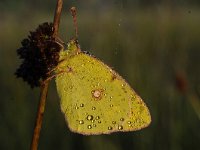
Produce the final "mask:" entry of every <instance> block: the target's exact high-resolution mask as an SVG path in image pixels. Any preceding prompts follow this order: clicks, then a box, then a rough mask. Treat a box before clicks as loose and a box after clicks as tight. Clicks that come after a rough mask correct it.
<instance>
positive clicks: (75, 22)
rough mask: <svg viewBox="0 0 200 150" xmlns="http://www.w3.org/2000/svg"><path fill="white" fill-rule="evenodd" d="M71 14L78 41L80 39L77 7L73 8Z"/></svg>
mask: <svg viewBox="0 0 200 150" xmlns="http://www.w3.org/2000/svg"><path fill="white" fill-rule="evenodd" d="M70 10H71V14H72V17H73V22H74V28H75V34H76V39H77V38H78V27H77V16H76V14H77V13H76V7H71V9H70Z"/></svg>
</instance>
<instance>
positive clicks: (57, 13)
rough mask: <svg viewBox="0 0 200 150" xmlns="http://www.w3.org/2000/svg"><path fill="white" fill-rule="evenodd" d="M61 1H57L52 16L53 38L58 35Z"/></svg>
mask: <svg viewBox="0 0 200 150" xmlns="http://www.w3.org/2000/svg"><path fill="white" fill-rule="evenodd" d="M62 6H63V0H57V6H56V10H55V14H54V20H53V27H54V37H56V36H57V35H58V28H59V24H60V16H61V12H62Z"/></svg>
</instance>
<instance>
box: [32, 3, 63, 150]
mask: <svg viewBox="0 0 200 150" xmlns="http://www.w3.org/2000/svg"><path fill="white" fill-rule="evenodd" d="M62 5H63V0H57V5H56V10H55V14H54V22H53V27H54V33H53V36H54V37H57V36H58V29H59V24H60V16H61V11H62ZM48 87H49V81H47V82H43V83H42V84H41V93H40V102H39V105H38V111H37V118H36V122H35V128H34V132H33V139H32V143H31V150H37V149H38V142H39V137H40V130H41V127H42V120H43V115H44V110H45V103H46V98H47V93H48Z"/></svg>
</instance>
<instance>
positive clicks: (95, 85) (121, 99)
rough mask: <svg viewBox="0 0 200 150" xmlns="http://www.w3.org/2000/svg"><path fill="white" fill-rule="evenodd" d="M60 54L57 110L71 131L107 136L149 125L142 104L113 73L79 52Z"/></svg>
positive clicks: (146, 110) (146, 111)
mask: <svg viewBox="0 0 200 150" xmlns="http://www.w3.org/2000/svg"><path fill="white" fill-rule="evenodd" d="M75 49H76V47H75ZM72 53H73V54H72ZM62 55H64V57H65V59H64V60H63V61H62V63H61V64H60V65H59V69H58V70H59V71H62V72H63V73H61V74H60V75H58V76H57V77H56V84H57V90H58V93H59V96H60V98H61V101H60V103H61V110H62V112H63V113H64V115H65V119H66V121H67V123H68V126H69V128H70V129H71V130H72V131H73V132H77V133H80V134H86V135H90V134H109V133H112V132H118V131H135V130H139V129H142V128H144V127H146V126H148V125H149V124H150V122H151V116H150V113H149V110H148V108H147V107H146V105H145V103H144V102H143V101H142V99H141V98H140V97H139V96H138V95H137V94H136V93H135V91H134V90H133V89H132V88H131V87H130V86H129V85H128V83H126V81H125V80H124V79H123V78H122V77H121V76H119V75H118V74H117V73H116V72H115V71H113V70H112V69H111V68H109V67H108V66H107V65H105V64H104V63H103V62H101V61H100V60H98V59H96V58H94V57H92V56H89V55H87V54H85V53H83V52H80V51H79V52H77V51H70V52H63V54H62Z"/></svg>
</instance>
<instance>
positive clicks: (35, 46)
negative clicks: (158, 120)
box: [15, 23, 61, 88]
mask: <svg viewBox="0 0 200 150" xmlns="http://www.w3.org/2000/svg"><path fill="white" fill-rule="evenodd" d="M21 45H22V47H21V48H19V49H18V50H17V53H18V55H19V57H20V59H23V61H22V64H21V65H20V67H19V68H18V69H17V71H16V72H15V75H16V76H17V77H18V78H23V80H24V81H26V82H27V83H28V84H29V85H30V86H31V87H32V88H33V87H37V86H40V81H42V80H45V79H46V78H47V77H48V76H49V75H48V72H49V71H50V70H52V69H53V68H54V67H55V66H57V65H58V61H59V52H60V50H61V46H60V45H59V44H58V43H57V42H56V40H55V37H53V24H52V23H43V24H42V25H39V27H38V28H37V29H36V31H34V32H30V35H29V36H28V38H26V39H24V40H23V41H22V42H21Z"/></svg>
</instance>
